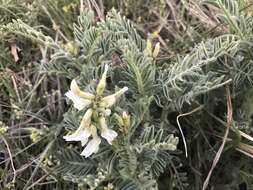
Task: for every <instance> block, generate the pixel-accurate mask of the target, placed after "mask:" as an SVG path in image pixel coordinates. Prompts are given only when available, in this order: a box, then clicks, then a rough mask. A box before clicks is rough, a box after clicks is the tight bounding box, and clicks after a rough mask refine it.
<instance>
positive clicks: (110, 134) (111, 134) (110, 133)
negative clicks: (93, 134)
mask: <svg viewBox="0 0 253 190" xmlns="http://www.w3.org/2000/svg"><path fill="white" fill-rule="evenodd" d="M99 125H100V127H101V136H102V137H103V138H104V139H106V140H107V142H108V143H109V144H112V141H113V140H114V139H115V138H116V137H117V136H118V133H117V132H116V131H114V130H112V129H109V128H108V127H107V124H106V120H105V117H100V118H99Z"/></svg>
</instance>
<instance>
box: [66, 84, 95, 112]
mask: <svg viewBox="0 0 253 190" xmlns="http://www.w3.org/2000/svg"><path fill="white" fill-rule="evenodd" d="M65 95H66V96H67V97H68V98H69V99H70V100H72V101H73V103H74V107H75V108H76V109H78V110H82V109H84V108H85V107H87V106H89V105H90V104H91V102H92V100H93V99H94V98H95V96H94V95H93V94H90V93H88V92H83V91H81V90H80V89H79V87H78V85H77V83H76V81H75V80H72V82H71V84H70V90H69V91H68V92H67V93H66V94H65Z"/></svg>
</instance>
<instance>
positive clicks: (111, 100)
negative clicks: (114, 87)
mask: <svg viewBox="0 0 253 190" xmlns="http://www.w3.org/2000/svg"><path fill="white" fill-rule="evenodd" d="M115 102H116V97H115V95H114V94H112V95H109V96H106V97H104V98H102V100H101V102H100V106H101V107H104V108H110V107H112V105H113V104H115Z"/></svg>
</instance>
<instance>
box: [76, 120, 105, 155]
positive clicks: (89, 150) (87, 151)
mask: <svg viewBox="0 0 253 190" xmlns="http://www.w3.org/2000/svg"><path fill="white" fill-rule="evenodd" d="M90 129H91V133H92V137H93V138H92V140H90V141H89V143H88V144H87V146H86V147H85V148H84V150H83V151H82V153H81V156H85V158H87V157H89V156H90V155H92V154H93V153H96V152H97V151H98V149H99V145H100V143H101V139H100V138H99V136H98V135H97V128H96V127H95V126H94V125H91V126H90Z"/></svg>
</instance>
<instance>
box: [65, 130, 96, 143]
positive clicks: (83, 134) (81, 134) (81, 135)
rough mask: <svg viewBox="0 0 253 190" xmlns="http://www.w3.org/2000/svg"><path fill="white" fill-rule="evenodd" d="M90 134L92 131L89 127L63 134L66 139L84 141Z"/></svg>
mask: <svg viewBox="0 0 253 190" xmlns="http://www.w3.org/2000/svg"><path fill="white" fill-rule="evenodd" d="M90 136H91V131H90V130H89V128H85V129H83V130H76V132H74V133H73V134H71V135H66V136H63V138H64V139H65V140H66V141H83V140H85V139H88V138H89V137H90Z"/></svg>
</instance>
